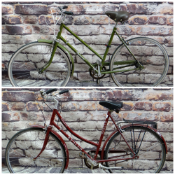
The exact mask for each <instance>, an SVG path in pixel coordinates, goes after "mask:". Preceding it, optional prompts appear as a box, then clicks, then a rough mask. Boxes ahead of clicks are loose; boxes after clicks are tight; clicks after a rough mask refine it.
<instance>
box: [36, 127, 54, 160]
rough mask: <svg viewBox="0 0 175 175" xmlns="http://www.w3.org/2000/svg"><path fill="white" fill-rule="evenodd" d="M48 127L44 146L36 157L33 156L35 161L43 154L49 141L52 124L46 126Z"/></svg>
mask: <svg viewBox="0 0 175 175" xmlns="http://www.w3.org/2000/svg"><path fill="white" fill-rule="evenodd" d="M46 129H47V130H46V136H45V140H44V143H43V147H42V149H41V151H40V153H39V154H38V155H37V156H36V157H35V158H33V160H34V161H35V160H36V159H37V158H38V157H39V156H40V155H41V154H42V152H43V151H44V150H45V148H46V146H47V143H48V140H49V133H50V131H51V129H52V126H50V125H49V126H48V127H46Z"/></svg>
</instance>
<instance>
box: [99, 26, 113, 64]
mask: <svg viewBox="0 0 175 175" xmlns="http://www.w3.org/2000/svg"><path fill="white" fill-rule="evenodd" d="M115 32H116V26H114V28H113V31H112V33H111V37H110V39H109V42H108V45H107V46H106V50H105V53H104V56H103V60H102V66H103V64H104V61H105V59H106V56H107V54H108V51H109V47H110V46H111V43H112V40H113V38H114V34H115Z"/></svg>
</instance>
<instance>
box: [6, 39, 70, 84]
mask: <svg viewBox="0 0 175 175" xmlns="http://www.w3.org/2000/svg"><path fill="white" fill-rule="evenodd" d="M52 48H53V44H49V43H38V42H33V43H29V44H26V45H24V46H22V47H21V48H19V49H18V50H17V51H16V52H15V53H14V54H13V56H12V57H11V60H10V62H9V67H8V75H9V78H10V82H11V84H12V85H13V86H19V87H42V86H57V87H60V86H65V85H66V84H67V83H68V81H69V78H70V72H71V68H70V62H69V58H68V57H67V55H66V54H65V53H64V52H63V51H62V50H61V49H60V48H59V47H57V49H56V52H55V55H54V58H53V60H52V63H51V64H50V66H49V67H48V68H47V69H46V70H45V71H44V72H43V73H39V69H40V68H42V67H43V66H45V65H46V64H47V63H48V61H49V59H50V56H51V53H52Z"/></svg>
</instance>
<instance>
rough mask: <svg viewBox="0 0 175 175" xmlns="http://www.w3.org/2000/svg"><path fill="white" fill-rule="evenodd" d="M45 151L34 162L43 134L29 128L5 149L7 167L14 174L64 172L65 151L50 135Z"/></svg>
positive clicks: (41, 145)
mask: <svg viewBox="0 0 175 175" xmlns="http://www.w3.org/2000/svg"><path fill="white" fill-rule="evenodd" d="M49 138H50V139H51V140H49V141H48V143H47V145H46V148H45V150H44V151H43V152H42V154H41V155H40V156H39V157H38V158H36V160H34V158H35V157H36V156H37V155H38V154H39V152H40V151H41V149H42V147H43V143H44V140H45V133H44V132H43V131H42V130H38V129H34V128H30V129H25V130H23V131H20V134H17V135H16V137H15V138H12V140H11V141H10V142H9V144H8V145H9V146H8V147H7V157H6V160H7V162H8V163H7V165H8V168H9V170H10V172H15V173H50V172H52V173H54V172H55V173H59V172H62V171H64V166H65V157H66V156H65V151H64V148H63V147H62V145H61V144H60V142H59V141H58V140H57V139H56V138H55V137H53V136H52V135H50V137H49ZM13 152H15V154H13Z"/></svg>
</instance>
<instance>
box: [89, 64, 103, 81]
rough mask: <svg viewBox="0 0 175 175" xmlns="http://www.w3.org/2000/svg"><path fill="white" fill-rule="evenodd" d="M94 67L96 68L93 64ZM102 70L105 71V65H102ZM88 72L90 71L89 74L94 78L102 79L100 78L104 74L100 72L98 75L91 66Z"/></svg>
mask: <svg viewBox="0 0 175 175" xmlns="http://www.w3.org/2000/svg"><path fill="white" fill-rule="evenodd" d="M95 68H96V69H98V66H95ZM102 70H103V71H106V67H105V66H103V67H102ZM89 73H90V76H91V77H92V78H94V79H102V78H103V77H104V76H105V74H101V76H100V77H99V76H98V73H96V72H95V70H94V69H92V68H90V69H89Z"/></svg>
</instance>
